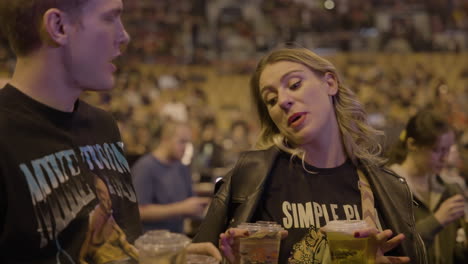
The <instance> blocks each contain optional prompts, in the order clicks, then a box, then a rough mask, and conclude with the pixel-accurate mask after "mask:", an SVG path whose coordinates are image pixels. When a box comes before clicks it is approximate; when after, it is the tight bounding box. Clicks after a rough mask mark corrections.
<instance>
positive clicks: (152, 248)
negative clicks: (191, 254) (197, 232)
mask: <svg viewBox="0 0 468 264" xmlns="http://www.w3.org/2000/svg"><path fill="white" fill-rule="evenodd" d="M190 242H191V240H190V239H189V238H188V237H187V236H185V235H183V234H177V233H171V232H169V231H167V230H162V231H161V230H156V231H148V232H147V233H145V234H144V235H142V236H141V237H139V238H138V239H137V240H136V241H135V246H136V247H137V249H138V251H139V253H140V257H139V263H140V264H185V262H186V247H187V246H188V245H189V244H190Z"/></svg>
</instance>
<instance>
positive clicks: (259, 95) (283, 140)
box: [195, 48, 425, 263]
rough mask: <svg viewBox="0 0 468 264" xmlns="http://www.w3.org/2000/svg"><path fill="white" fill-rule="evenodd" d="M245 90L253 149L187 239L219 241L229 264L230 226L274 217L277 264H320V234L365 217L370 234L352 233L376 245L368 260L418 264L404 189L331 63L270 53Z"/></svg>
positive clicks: (418, 246) (292, 51) (297, 52)
mask: <svg viewBox="0 0 468 264" xmlns="http://www.w3.org/2000/svg"><path fill="white" fill-rule="evenodd" d="M251 92H252V97H253V100H254V103H255V104H256V106H257V111H258V114H259V117H260V122H261V125H262V131H261V134H260V138H259V141H258V144H257V146H258V148H259V149H260V150H258V151H251V152H246V153H244V154H243V155H242V156H241V157H240V159H239V161H238V163H237V165H236V166H235V168H234V169H233V170H232V171H231V173H230V174H228V175H227V176H226V177H225V178H224V182H223V183H222V186H221V187H220V189H219V190H218V192H217V193H216V196H215V198H214V200H213V201H212V205H211V207H210V209H209V211H208V214H207V216H206V219H205V221H204V222H203V223H202V225H201V227H200V230H199V233H198V235H197V236H196V237H195V241H211V242H213V243H216V242H218V238H221V244H222V245H221V249H222V250H223V251H224V253H225V256H226V257H227V258H228V259H229V260H231V261H234V256H233V255H232V254H230V252H232V251H233V249H232V246H233V244H232V243H231V242H232V241H233V238H236V237H238V234H239V233H242V232H239V231H241V230H236V229H232V228H233V227H236V226H237V225H238V224H240V223H242V222H255V221H258V220H265V221H276V222H278V223H280V224H281V225H282V226H283V227H284V228H285V229H286V230H287V231H288V236H287V237H286V238H285V239H284V240H283V241H282V243H281V249H280V256H279V257H280V260H279V263H287V262H288V260H289V261H290V262H293V263H327V259H329V255H327V254H329V253H328V250H326V249H327V247H328V242H327V240H326V236H325V235H324V234H323V233H322V232H320V228H321V227H322V226H324V225H325V224H326V223H327V222H328V221H330V220H333V219H340V220H341V219H349V220H354V219H364V220H366V221H367V222H368V223H370V224H371V225H372V226H374V228H373V229H369V230H362V232H358V233H355V236H358V237H365V236H373V237H375V238H376V239H377V241H378V244H379V246H380V248H379V256H378V259H377V263H407V262H408V261H410V259H411V263H424V260H425V256H424V252H423V251H424V250H423V245H422V241H421V240H420V238H419V236H418V235H417V233H416V231H415V225H414V221H413V211H412V200H411V194H410V191H409V189H408V187H407V185H406V183H405V181H404V180H403V179H402V178H401V177H398V176H397V175H395V174H393V173H391V172H390V171H388V170H385V169H383V168H382V167H381V165H382V164H383V163H384V161H383V160H382V159H381V158H380V157H379V156H378V155H379V153H380V150H381V147H380V145H379V144H378V140H377V136H378V135H379V132H378V131H376V130H374V129H373V128H371V127H370V126H369V125H368V124H367V118H366V114H365V112H364V110H363V108H362V106H361V104H360V103H359V102H358V101H357V100H356V96H355V95H354V94H353V92H352V91H351V90H350V89H348V88H346V87H345V86H343V84H342V83H341V81H340V79H339V77H338V74H337V72H336V69H335V67H334V66H333V65H332V64H331V63H330V62H328V61H327V60H325V59H323V58H321V57H319V56H317V55H316V54H314V53H313V52H311V51H309V50H306V49H301V48H283V49H278V50H274V51H273V52H271V53H270V54H268V55H267V56H265V57H264V58H263V59H262V60H261V61H260V62H259V64H258V66H257V68H256V71H255V73H254V74H253V76H252V79H251ZM374 197H375V203H374ZM361 216H363V217H361ZM226 230H228V231H226ZM376 230H385V231H382V232H378V233H377V231H376ZM390 230H391V231H390ZM225 231H226V233H223V232H225ZM392 233H397V234H398V235H396V236H395V237H393V238H391V236H392ZM220 234H221V235H220ZM311 245H315V246H311ZM234 251H235V250H234ZM384 254H385V255H389V256H384ZM390 255H392V256H390Z"/></svg>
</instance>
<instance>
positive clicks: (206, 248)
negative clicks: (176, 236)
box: [187, 242, 222, 261]
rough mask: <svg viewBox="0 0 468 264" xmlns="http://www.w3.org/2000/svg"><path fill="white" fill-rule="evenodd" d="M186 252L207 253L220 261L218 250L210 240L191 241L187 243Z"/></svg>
mask: <svg viewBox="0 0 468 264" xmlns="http://www.w3.org/2000/svg"><path fill="white" fill-rule="evenodd" d="M187 252H188V253H193V254H200V255H209V256H212V257H214V258H215V259H216V260H218V261H221V259H222V257H221V253H219V250H218V249H217V248H216V247H215V246H214V245H213V244H212V243H210V242H204V243H192V244H190V245H188V247H187Z"/></svg>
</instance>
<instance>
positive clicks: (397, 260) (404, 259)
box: [377, 256, 411, 264]
mask: <svg viewBox="0 0 468 264" xmlns="http://www.w3.org/2000/svg"><path fill="white" fill-rule="evenodd" d="M384 258H385V259H383V261H382V262H381V261H379V260H377V264H386V263H390V264H398V263H410V260H411V259H410V258H408V257H393V256H389V257H384Z"/></svg>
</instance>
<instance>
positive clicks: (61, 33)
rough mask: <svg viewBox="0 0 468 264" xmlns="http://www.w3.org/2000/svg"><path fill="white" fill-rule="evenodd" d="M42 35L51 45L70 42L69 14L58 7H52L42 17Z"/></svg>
mask: <svg viewBox="0 0 468 264" xmlns="http://www.w3.org/2000/svg"><path fill="white" fill-rule="evenodd" d="M42 18H43V19H42V37H43V41H45V42H46V43H47V44H49V45H53V46H62V45H65V44H67V42H68V34H67V33H68V32H67V29H69V25H70V22H71V21H70V18H69V16H68V15H67V14H66V13H65V12H63V11H61V10H60V9H57V8H51V9H49V10H47V11H46V12H45V13H44V16H43V17H42Z"/></svg>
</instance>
